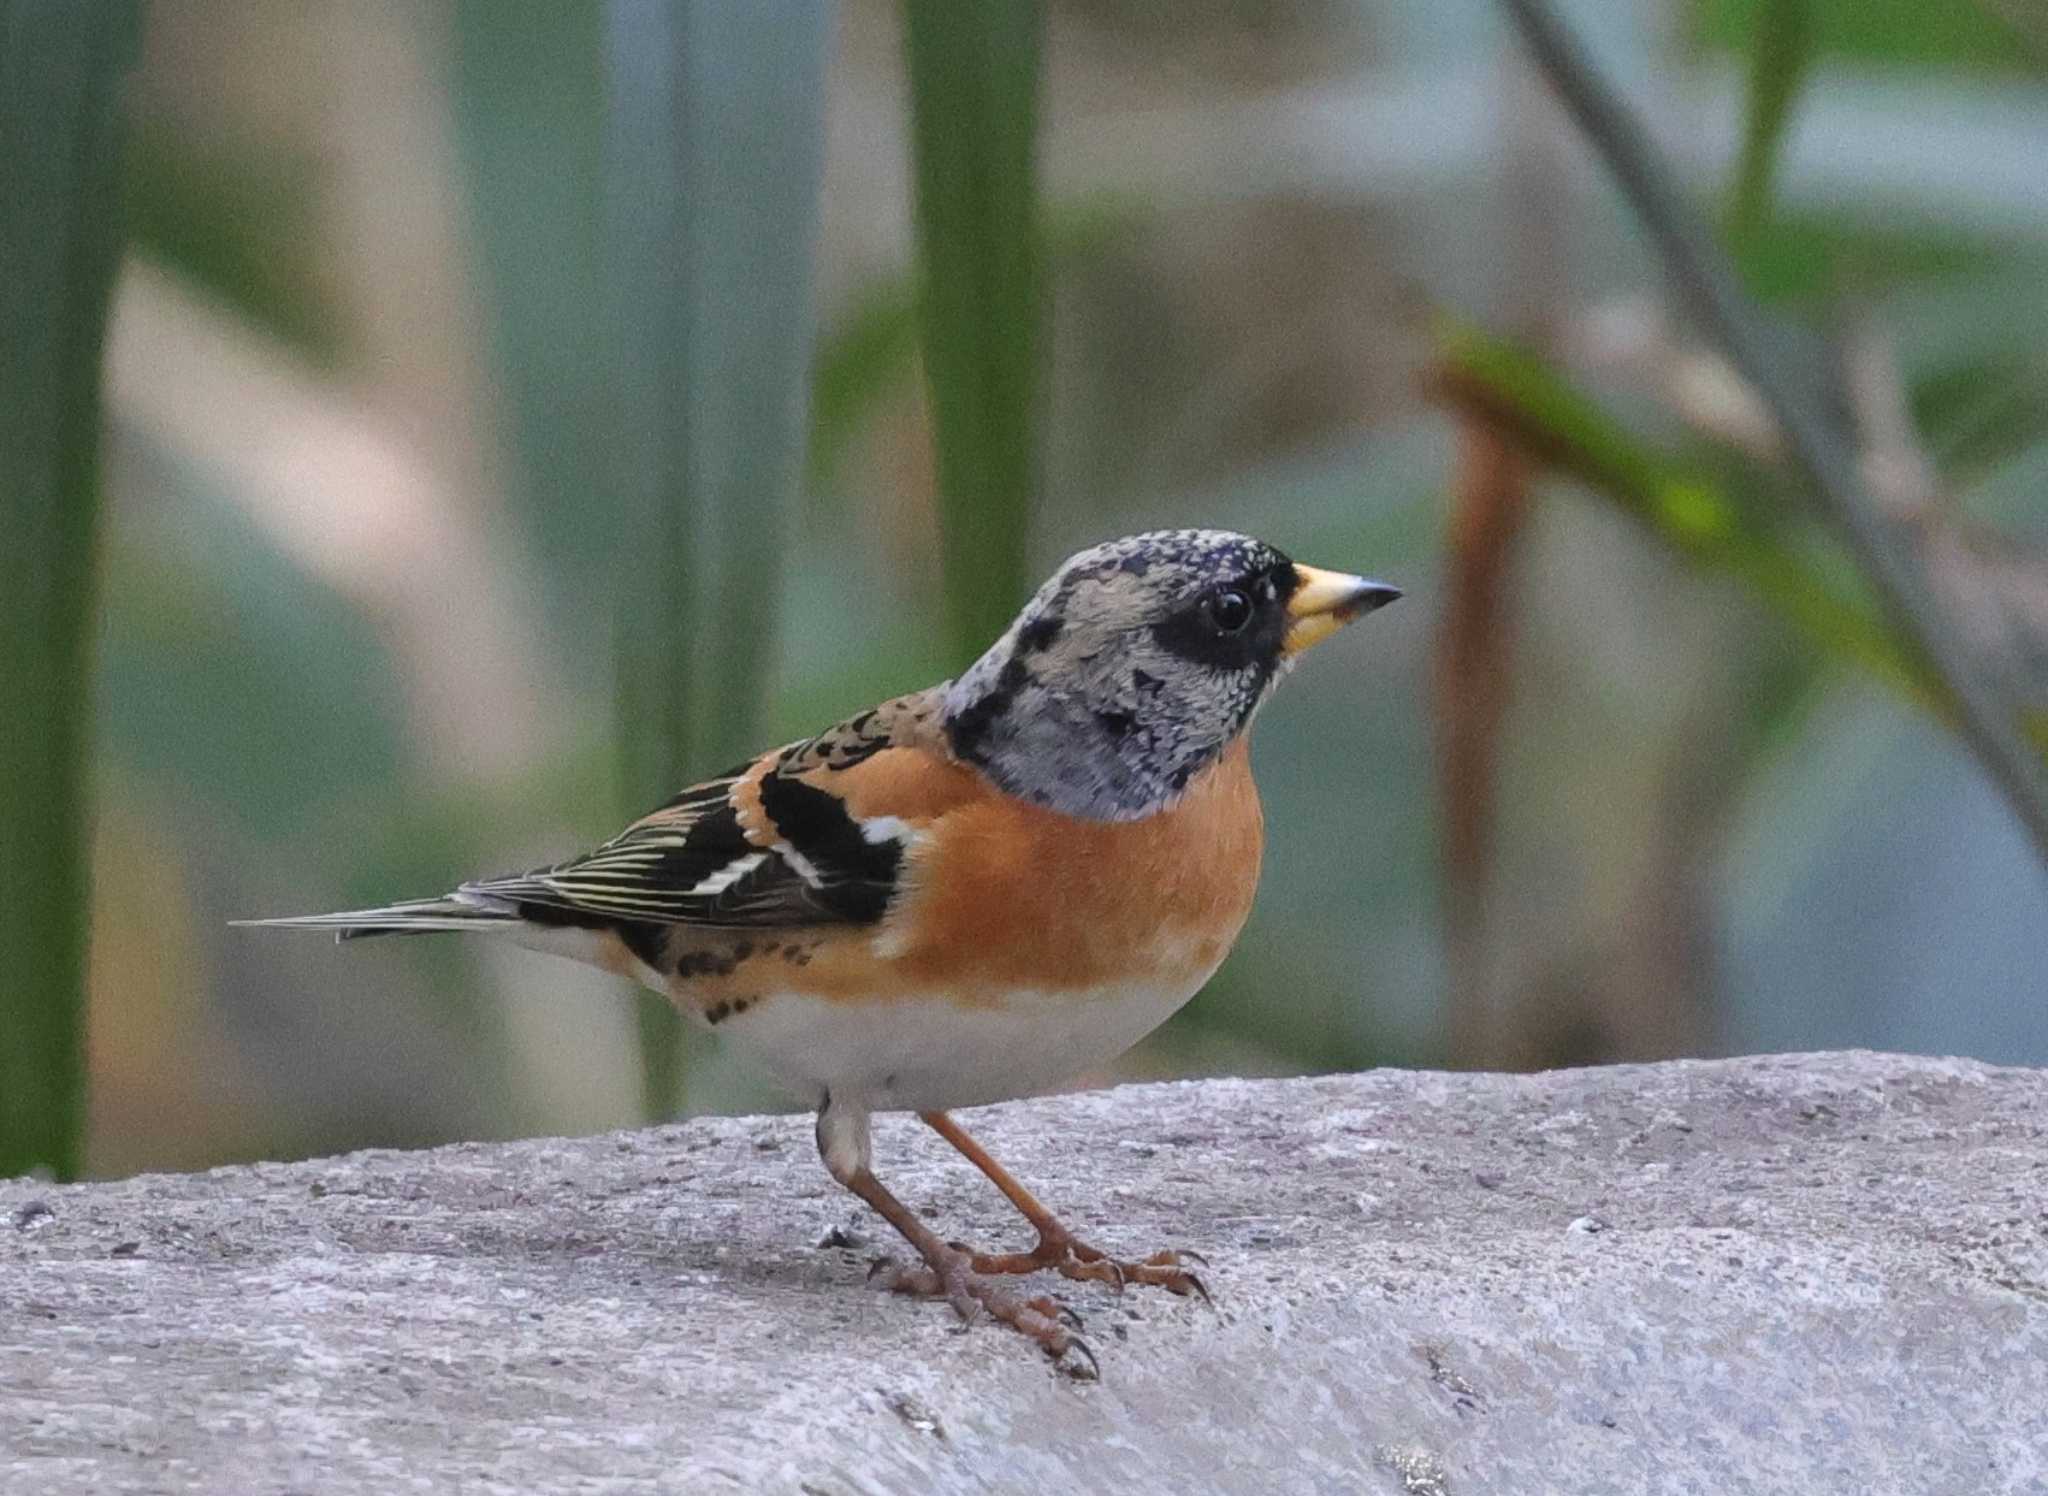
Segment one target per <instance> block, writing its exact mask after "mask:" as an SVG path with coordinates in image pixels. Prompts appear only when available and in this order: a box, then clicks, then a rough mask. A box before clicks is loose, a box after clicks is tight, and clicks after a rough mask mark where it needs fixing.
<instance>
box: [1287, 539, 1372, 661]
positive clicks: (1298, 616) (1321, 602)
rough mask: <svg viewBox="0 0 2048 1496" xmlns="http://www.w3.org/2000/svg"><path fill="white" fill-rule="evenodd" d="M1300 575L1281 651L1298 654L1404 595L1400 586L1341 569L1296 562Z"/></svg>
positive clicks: (1289, 605) (1292, 598) (1297, 572)
mask: <svg viewBox="0 0 2048 1496" xmlns="http://www.w3.org/2000/svg"><path fill="white" fill-rule="evenodd" d="M1294 574H1295V576H1296V577H1297V578H1299V579H1300V580H1299V582H1298V583H1297V584H1296V586H1295V589H1294V593H1293V595H1292V596H1291V597H1289V598H1288V599H1287V632H1286V633H1285V634H1284V635H1282V636H1281V640H1280V653H1281V654H1282V655H1284V656H1292V655H1298V654H1300V653H1301V652H1302V651H1303V650H1305V649H1307V648H1308V647H1309V646H1310V645H1311V644H1320V643H1321V642H1322V641H1323V640H1325V639H1327V638H1329V637H1330V635H1332V634H1334V633H1336V632H1337V630H1339V629H1341V628H1342V627H1344V625H1345V624H1347V623H1349V622H1351V620H1352V619H1354V618H1358V617H1361V616H1363V615H1364V614H1367V613H1370V612H1372V611H1373V610H1374V609H1375V608H1384V607H1385V606H1386V605H1387V604H1388V603H1390V602H1392V601H1393V600H1394V599H1395V598H1397V597H1399V596H1400V595H1401V589H1400V588H1399V587H1389V586H1388V585H1387V584H1386V583H1385V582H1375V581H1373V580H1372V579H1371V578H1370V577H1354V576H1347V575H1345V574H1344V573H1343V572H1341V571H1319V570H1318V569H1317V568H1315V567H1313V566H1303V565H1302V564H1301V563H1299V562H1296V563H1295V567H1294Z"/></svg>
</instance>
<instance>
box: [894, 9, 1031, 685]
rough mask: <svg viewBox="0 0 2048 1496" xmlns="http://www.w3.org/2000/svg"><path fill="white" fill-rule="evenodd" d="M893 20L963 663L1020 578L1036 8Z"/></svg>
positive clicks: (1023, 565) (1020, 588) (993, 631)
mask: <svg viewBox="0 0 2048 1496" xmlns="http://www.w3.org/2000/svg"><path fill="white" fill-rule="evenodd" d="M904 19H905V23H906V36H907V39H908V48H909V62H910V90H911V123H912V137H913V142H914V146H915V153H916V180H917V232H918V253H919V261H920V278H919V285H920V295H919V310H920V312H921V314H922V326H921V332H922V334H923V348H924V362H925V376H926V379H927V381H928V384H929V387H930V392H931V404H932V427H933V441H934V443H935V445H936V448H937V455H938V474H939V524H940V531H941V540H942V545H943V551H944V556H945V596H946V617H947V625H948V630H949V634H950V637H951V640H952V647H953V653H954V657H955V660H956V661H957V662H958V663H960V664H965V663H966V662H967V661H969V660H971V659H973V658H974V656H975V655H977V654H978V653H980V651H981V650H982V649H983V648H985V647H986V646H987V645H988V644H989V642H990V641H991V640H993V639H994V638H995V637H996V636H997V635H998V634H1000V633H1001V632H1002V631H1003V629H1004V628H1005V627H1007V626H1008V624H1009V621H1010V618H1011V615H1012V614H1013V613H1014V611H1015V609H1016V607H1017V605H1018V603H1019V602H1020V601H1021V600H1022V599H1023V596H1024V592H1025V589H1026V587H1027V586H1028V585H1029V581H1030V574H1029V564H1028V558H1027V556H1026V554H1025V545H1026V542H1027V540H1028V537H1029V529H1030V522H1031V508H1032V502H1033V499H1034V497H1035V495H1036V490H1037V482H1038V452H1037V422H1038V413H1039V409H1038V407H1039V383H1040V381H1039V355H1040V336H1041V325H1040V324H1041V309H1040V290H1041V271H1040V235H1039V228H1038V212H1039V208H1038V187H1037V132H1038V86H1039V71H1040V51H1041V41H1040V39H1041V33H1042V29H1043V28H1042V17H1041V15H1040V10H1039V5H1038V4H1037V0H975V3H973V4H961V3H960V0H904Z"/></svg>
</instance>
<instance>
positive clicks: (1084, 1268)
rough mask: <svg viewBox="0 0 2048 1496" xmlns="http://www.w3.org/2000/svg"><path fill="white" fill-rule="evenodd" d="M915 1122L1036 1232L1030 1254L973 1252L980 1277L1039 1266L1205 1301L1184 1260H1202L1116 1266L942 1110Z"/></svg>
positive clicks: (1171, 1258)
mask: <svg viewBox="0 0 2048 1496" xmlns="http://www.w3.org/2000/svg"><path fill="white" fill-rule="evenodd" d="M917 1115H918V1120H919V1121H921V1122H923V1123H924V1124H925V1126H927V1127H929V1128H930V1129H931V1130H932V1131H933V1132H935V1133H937V1134H938V1135H939V1136H940V1137H942V1138H944V1139H945V1140H946V1141H947V1142H949V1143H951V1144H952V1145H953V1146H954V1147H955V1148H957V1149H959V1150H960V1152H961V1153H962V1154H964V1155H965V1156H966V1158H967V1161H968V1162H969V1163H971V1164H973V1165H974V1167H975V1168H977V1169H979V1170H981V1172H982V1173H984V1174H986V1175H987V1176H988V1177H989V1181H990V1182H991V1183H992V1184H994V1185H995V1187H996V1188H997V1189H999V1190H1001V1191H1002V1192H1003V1195H1004V1197H1005V1198H1006V1199H1008V1200H1009V1202H1010V1203H1011V1204H1012V1205H1014V1206H1016V1207H1017V1209H1018V1210H1019V1211H1021V1212H1022V1213H1023V1216H1024V1219H1025V1220H1027V1221H1029V1222H1030V1223H1031V1225H1032V1227H1033V1228H1034V1229H1035V1230H1036V1231H1037V1232H1038V1245H1037V1246H1035V1247H1033V1248H1032V1249H1031V1250H1030V1251H1028V1252H976V1253H973V1254H972V1262H973V1265H974V1270H975V1271H976V1272H978V1273H1035V1272H1037V1271H1038V1270H1039V1269H1040V1268H1045V1267H1050V1268H1057V1269H1058V1270H1059V1271H1060V1272H1061V1274H1063V1275H1064V1276H1066V1277H1069V1278H1079V1279H1084V1280H1087V1281H1090V1282H1096V1283H1107V1284H1110V1285H1111V1286H1112V1287H1114V1288H1118V1289H1121V1288H1122V1287H1123V1286H1124V1284H1126V1283H1150V1284H1153V1285H1154V1286H1156V1287H1159V1288H1164V1289H1166V1290H1167V1291H1168V1292H1171V1293H1177V1294H1183V1295H1185V1294H1191V1293H1193V1294H1200V1295H1201V1296H1202V1298H1203V1299H1204V1300H1206V1299H1207V1298H1208V1297H1209V1290H1208V1289H1207V1288H1205V1287H1203V1285H1202V1280H1201V1279H1200V1278H1198V1277H1196V1276H1195V1275H1194V1274H1193V1273H1191V1272H1189V1271H1188V1270H1187V1267H1186V1266H1185V1261H1186V1260H1193V1261H1195V1262H1201V1260H1202V1259H1201V1258H1200V1257H1198V1256H1196V1255H1195V1254H1194V1253H1192V1252H1174V1251H1161V1252H1154V1253H1153V1254H1152V1255H1151V1256H1150V1257H1147V1258H1145V1259H1144V1260H1143V1261H1141V1262H1119V1261H1118V1260H1117V1259H1116V1258H1114V1257H1111V1256H1109V1255H1108V1254H1107V1253H1106V1252H1103V1251H1100V1250H1099V1249H1097V1248H1095V1247H1091V1246H1089V1245H1088V1243H1086V1242H1084V1241H1082V1240H1080V1239H1079V1238H1078V1237H1076V1236H1075V1235H1074V1233H1073V1232H1071V1231H1069V1230H1068V1229H1067V1228H1066V1227H1065V1226H1064V1225H1062V1224H1061V1223H1060V1220H1059V1218H1058V1217H1056V1216H1055V1215H1054V1214H1053V1213H1052V1212H1051V1211H1049V1210H1047V1209H1046V1208H1045V1207H1044V1206H1043V1205H1041V1204H1040V1203H1039V1202H1038V1198H1037V1196H1035V1195H1033V1194H1032V1193H1031V1191H1029V1190H1027V1189H1026V1188H1024V1186H1023V1185H1021V1184H1019V1183H1018V1182H1017V1179H1016V1176H1015V1175H1013V1174H1011V1173H1010V1171H1009V1170H1008V1169H1006V1168H1004V1167H1003V1166H1002V1165H1001V1164H999V1163H997V1162H996V1161H995V1160H994V1159H992V1158H990V1157H989V1156H988V1153H987V1151H986V1150H985V1149H983V1148H982V1146H981V1144H979V1143H977V1142H975V1141H974V1139H973V1138H971V1137H969V1136H968V1135H967V1134H966V1133H965V1132H964V1131H962V1130H961V1127H960V1124H959V1123H957V1122H955V1121H954V1120H953V1119H952V1118H951V1117H949V1116H947V1115H946V1114H945V1113H944V1112H919V1113H918V1114H917Z"/></svg>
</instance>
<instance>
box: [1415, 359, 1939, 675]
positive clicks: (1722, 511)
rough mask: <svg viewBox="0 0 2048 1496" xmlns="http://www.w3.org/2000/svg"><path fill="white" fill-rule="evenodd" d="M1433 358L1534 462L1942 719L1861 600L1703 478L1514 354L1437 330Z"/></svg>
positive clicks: (1462, 399)
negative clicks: (1573, 482)
mask: <svg viewBox="0 0 2048 1496" xmlns="http://www.w3.org/2000/svg"><path fill="white" fill-rule="evenodd" d="M1438 348H1439V350H1440V353H1441V356H1442V359H1443V367H1444V370H1445V373H1446V375H1447V378H1448V381H1449V383H1450V384H1451V385H1452V386H1453V395H1454V398H1455V399H1456V400H1457V402H1458V403H1459V404H1461V405H1464V406H1466V407H1468V408H1473V407H1478V408H1483V409H1484V411H1485V413H1486V415H1487V417H1488V418H1489V419H1490V420H1494V421H1497V422H1498V423H1500V424H1502V425H1504V426H1506V427H1507V428H1508V429H1509V430H1511V431H1512V432H1513V433H1514V435H1515V437H1516V438H1517V440H1519V441H1520V442H1522V443H1523V445H1525V446H1527V447H1528V448H1530V449H1531V450H1532V451H1533V452H1534V453H1535V454H1536V455H1537V456H1538V457H1540V458H1541V459H1542V460H1543V461H1545V462H1547V463H1549V464H1550V465H1551V466H1553V467H1555V468H1557V469H1559V470H1560V471H1562V472H1565V473H1567V474H1569V475H1571V476H1572V477H1574V478H1576V479H1578V480H1579V481H1580V482H1582V483H1584V484H1585V485H1586V486H1587V487H1588V488H1589V489H1591V490H1592V491H1593V492H1595V493H1597V494H1600V495H1601V496H1603V497H1605V498H1607V499H1609V500H1610V501H1612V502H1613V503H1614V504H1616V505H1617V506H1618V507H1619V508H1620V509H1621V510H1622V511H1623V512H1624V513H1626V514H1627V515H1629V516H1630V517H1631V518H1633V519H1635V520H1636V521H1637V522H1639V523H1640V524H1642V525H1643V526H1645V527H1646V528H1647V529H1648V530H1650V532H1651V533H1653V534H1654V535H1656V536H1657V537H1658V538H1660V539H1661V540H1663V541H1664V542H1665V543H1667V544H1668V545H1670V546H1671V547H1673V548H1674V549H1675V550H1677V551H1679V552H1680V553H1681V554H1683V555H1684V556H1685V557H1687V559H1689V560H1690V561H1692V562H1693V563H1694V564H1695V565H1698V566H1700V567H1702V568H1703V569H1705V570H1709V571H1717V572H1721V573H1723V574H1725V575H1727V576H1729V577H1731V578H1732V579H1734V580H1736V581H1738V582H1740V583H1741V584H1743V585H1744V586H1745V587H1746V588H1747V589H1748V590H1749V591H1750V592H1751V593H1752V594H1753V595H1754V596H1755V597H1756V598H1757V599H1758V600H1759V601H1761V602H1762V603H1764V604H1765V605H1766V606H1768V607H1769V608H1770V609H1771V610H1772V611H1774V612H1776V613H1777V614H1778V615H1779V616H1780V617H1781V618H1783V619H1784V620H1785V621H1786V622H1788V623H1789V624H1791V625H1792V626H1793V627H1794V628H1796V629H1798V630H1799V632H1800V633H1802V634H1803V635H1805V636H1806V638H1807V639H1808V640H1809V641H1810V642H1811V643H1813V644H1814V645H1816V646H1817V647H1819V648H1820V649H1822V650H1824V651H1825V652H1827V653H1828V654H1831V655H1833V656H1835V657H1836V658H1838V659H1842V660H1846V661H1851V662H1853V663H1855V664H1857V665H1859V666H1861V667H1862V668H1864V669H1865V670H1868V671H1869V672H1870V673H1871V674H1873V675H1875V676H1876V677H1877V678H1878V679H1880V680H1882V681H1883V682H1884V683H1885V684H1887V685H1889V686H1891V687H1892V688H1893V689H1895V690H1897V691H1899V692H1900V693H1901V694H1903V695H1905V696H1906V697H1908V698H1910V699H1911V700H1913V701H1915V702H1918V703H1919V704H1921V705H1923V706H1927V707H1929V708H1930V709H1934V710H1937V711H1940V710H1945V703H1946V702H1947V700H1948V693H1947V692H1946V691H1945V690H1944V689H1943V688H1942V686H1941V684H1940V681H1939V679H1938V678H1937V677H1935V676H1934V675H1933V674H1932V673H1931V672H1930V671H1928V670H1927V668H1926V667H1925V666H1924V665H1923V664H1922V663H1921V662H1920V660H1919V657H1918V656H1917V655H1916V654H1914V653H1913V652H1911V651H1909V650H1907V649H1905V648H1903V647H1902V646H1901V645H1900V643H1899V641H1898V639H1897V638H1896V636H1895V635H1893V634H1892V633H1891V632H1890V630H1889V629H1887V628H1886V627H1885V625H1884V622H1883V620H1882V619H1881V618H1880V617H1879V616H1878V614H1877V611H1876V609H1875V608H1874V607H1873V606H1872V605H1871V603H1870V601H1869V599H1868V598H1867V597H1866V596H1864V595H1862V594H1861V593H1851V592H1844V591H1843V590H1842V588H1841V587H1840V585H1839V584H1838V583H1837V582H1836V581H1835V580H1834V578H1833V577H1832V576H1831V575H1830V574H1829V570H1828V568H1826V567H1824V566H1823V565H1822V564H1821V563H1820V561H1819V560H1818V559H1817V558H1816V557H1815V556H1814V555H1813V553H1812V552H1810V551H1809V550H1808V549H1806V548H1805V547H1803V546H1801V545H1799V544H1797V543H1795V542H1794V541H1793V540H1792V539H1791V538H1790V537H1789V536H1787V535H1786V534H1785V533H1784V532H1783V531H1781V530H1777V529H1771V528H1767V527H1765V526H1764V525H1762V524H1760V523H1758V522H1757V521H1756V520H1755V519H1754V518H1752V514H1751V511H1750V510H1749V509H1747V508H1746V507H1745V506H1743V505H1741V504H1738V503H1737V502H1735V500H1734V499H1733V498H1732V497H1731V496H1730V495H1729V494H1728V493H1727V491H1726V490H1725V488H1724V487H1723V486H1722V484H1721V483H1720V482H1719V481H1718V480H1716V479H1715V478H1714V477H1713V476H1711V475H1709V474H1707V473H1705V472H1702V471H1699V470H1697V469H1695V468H1693V467H1692V466H1691V465H1689V464H1686V463H1684V462H1681V461H1679V460H1678V459H1676V458H1673V457H1671V456H1670V455H1668V454H1666V453H1664V452H1662V451H1659V450H1658V449H1657V448H1655V447H1653V446H1652V445H1650V444H1649V443H1648V442H1645V441H1643V440H1642V439H1641V438H1639V437H1637V436H1636V435H1635V434H1634V433H1633V432H1631V431H1629V430H1628V428H1627V427H1625V426H1623V425H1622V424H1621V423H1620V422H1619V421H1617V420H1616V419H1615V418H1614V417H1613V416H1611V415H1609V414H1608V413H1607V412H1606V411H1605V410H1603V409H1602V408H1601V407H1600V405H1599V404H1598V403H1597V402H1596V401H1594V400H1593V399H1592V398H1591V397H1590V396H1588V395H1586V394H1584V393H1582V392H1581V391H1580V390H1579V389H1577V388H1576V387H1575V386H1574V385H1573V384H1572V383H1571V381H1570V380H1568V379H1566V378H1565V377H1564V376H1563V375H1561V374H1558V373H1557V372H1555V371H1554V370H1553V369H1551V368H1550V367H1549V365H1547V364H1546V363H1545V362H1544V361H1543V360H1542V359H1541V358H1540V357H1538V356H1537V355H1536V354H1534V353H1532V352H1530V351H1529V350H1528V349H1526V348H1523V347H1521V346H1520V345H1518V344H1516V343H1513V342H1510V341H1508V340H1506V339H1504V338H1497V337H1494V336H1493V335H1491V334H1489V333H1486V332H1483V331H1480V330H1479V329H1477V328H1474V327H1471V326H1469V325H1466V324H1463V323H1457V322H1448V321H1447V322H1445V323H1444V324H1442V325H1441V326H1440V328H1439V330H1438Z"/></svg>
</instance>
